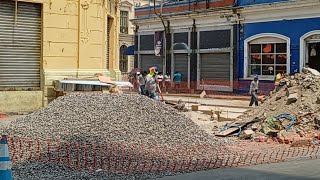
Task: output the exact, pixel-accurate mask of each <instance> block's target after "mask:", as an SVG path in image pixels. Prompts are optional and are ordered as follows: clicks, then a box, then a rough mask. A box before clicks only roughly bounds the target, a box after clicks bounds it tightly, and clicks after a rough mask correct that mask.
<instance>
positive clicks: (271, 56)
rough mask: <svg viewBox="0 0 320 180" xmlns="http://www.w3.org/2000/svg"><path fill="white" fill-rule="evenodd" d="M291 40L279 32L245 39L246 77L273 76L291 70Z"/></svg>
mask: <svg viewBox="0 0 320 180" xmlns="http://www.w3.org/2000/svg"><path fill="white" fill-rule="evenodd" d="M289 43H290V40H289V38H287V37H285V36H282V35H277V34H260V35H256V36H253V37H251V38H248V39H247V40H246V41H245V52H244V53H245V77H250V76H253V75H254V74H258V75H261V76H262V77H270V78H273V76H275V75H276V74H278V73H281V72H284V73H288V71H289V64H290V63H289V62H290V45H289Z"/></svg>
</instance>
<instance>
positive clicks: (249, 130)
mask: <svg viewBox="0 0 320 180" xmlns="http://www.w3.org/2000/svg"><path fill="white" fill-rule="evenodd" d="M243 133H244V134H245V135H252V134H254V131H252V130H251V129H247V130H244V131H243Z"/></svg>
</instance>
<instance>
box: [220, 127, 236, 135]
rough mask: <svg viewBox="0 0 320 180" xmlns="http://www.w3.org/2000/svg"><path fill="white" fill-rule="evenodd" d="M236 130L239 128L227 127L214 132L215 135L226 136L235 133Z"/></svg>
mask: <svg viewBox="0 0 320 180" xmlns="http://www.w3.org/2000/svg"><path fill="white" fill-rule="evenodd" d="M237 130H239V128H235V127H232V128H228V129H226V130H224V131H222V132H219V133H218V134H216V136H221V137H225V136H228V135H230V134H233V133H235V132H236V131H237Z"/></svg>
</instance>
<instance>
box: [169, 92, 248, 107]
mask: <svg viewBox="0 0 320 180" xmlns="http://www.w3.org/2000/svg"><path fill="white" fill-rule="evenodd" d="M163 99H164V100H165V101H173V102H178V101H179V100H180V99H181V100H182V101H183V102H185V103H188V104H201V105H204V106H217V107H229V108H244V109H250V107H249V106H248V105H249V99H245V100H234V99H222V98H221V99H219V98H199V97H196V96H194V97H192V96H189V97H188V96H183V95H180V94H179V95H170V96H164V97H163Z"/></svg>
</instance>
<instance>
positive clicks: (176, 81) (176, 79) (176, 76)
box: [173, 71, 182, 93]
mask: <svg viewBox="0 0 320 180" xmlns="http://www.w3.org/2000/svg"><path fill="white" fill-rule="evenodd" d="M181 76H182V75H181V74H180V73H179V72H178V71H176V72H175V74H174V76H173V82H174V84H175V88H176V93H178V89H179V88H180V84H181Z"/></svg>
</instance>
